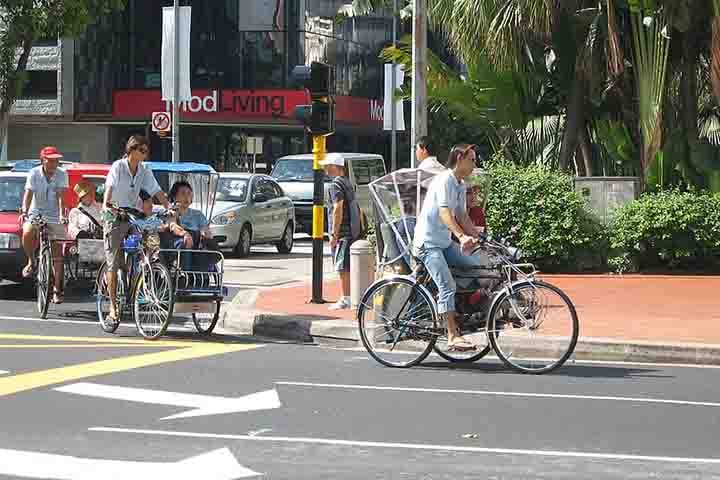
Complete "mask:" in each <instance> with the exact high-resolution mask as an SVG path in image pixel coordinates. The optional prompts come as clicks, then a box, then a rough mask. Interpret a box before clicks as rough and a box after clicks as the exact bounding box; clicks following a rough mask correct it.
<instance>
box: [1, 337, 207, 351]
mask: <svg viewBox="0 0 720 480" xmlns="http://www.w3.org/2000/svg"><path fill="white" fill-rule="evenodd" d="M0 340H35V341H49V342H77V343H115V344H124V345H127V344H135V345H145V346H147V347H148V348H152V347H194V346H196V345H207V343H203V342H199V341H195V342H194V341H185V340H155V341H152V342H149V341H147V340H143V339H142V338H116V337H68V336H62V335H57V336H54V335H26V334H22V333H0ZM3 346H4V345H3V344H0V347H3Z"/></svg>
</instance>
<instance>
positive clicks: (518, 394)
mask: <svg viewBox="0 0 720 480" xmlns="http://www.w3.org/2000/svg"><path fill="white" fill-rule="evenodd" d="M275 383H276V384H277V385H288V386H295V387H315V388H337V389H345V390H382V391H391V392H422V393H453V394H466V395H488V396H497V397H526V398H527V397H530V398H560V399H569V400H602V401H608V400H610V401H616V402H635V403H662V404H669V405H690V406H694V407H720V403H715V402H694V401H688V400H668V399H664V398H643V397H612V396H602V395H569V394H563V393H531V392H494V391H489V390H450V389H447V390H446V389H440V388H411V387H380V386H373V385H338V384H332V383H307V382H275Z"/></svg>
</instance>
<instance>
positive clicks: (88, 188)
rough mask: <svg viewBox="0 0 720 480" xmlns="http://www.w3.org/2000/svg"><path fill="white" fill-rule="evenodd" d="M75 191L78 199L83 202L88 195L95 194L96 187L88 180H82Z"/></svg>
mask: <svg viewBox="0 0 720 480" xmlns="http://www.w3.org/2000/svg"><path fill="white" fill-rule="evenodd" d="M73 190H75V193H76V194H77V196H78V199H79V200H82V198H83V197H84V196H85V195H88V194H91V193H92V194H94V193H95V185H93V184H92V183H90V182H88V181H87V180H82V181H81V182H79V183H78V184H77V185H75V188H74V189H73ZM93 198H94V195H93Z"/></svg>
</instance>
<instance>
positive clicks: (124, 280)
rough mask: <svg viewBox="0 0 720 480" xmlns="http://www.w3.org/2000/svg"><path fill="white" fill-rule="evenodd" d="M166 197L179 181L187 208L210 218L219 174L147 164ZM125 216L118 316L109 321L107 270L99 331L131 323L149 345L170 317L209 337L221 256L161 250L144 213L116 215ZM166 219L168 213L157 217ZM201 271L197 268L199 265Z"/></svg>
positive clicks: (220, 292)
mask: <svg viewBox="0 0 720 480" xmlns="http://www.w3.org/2000/svg"><path fill="white" fill-rule="evenodd" d="M146 165H147V166H148V167H149V168H150V169H151V171H152V172H153V174H154V175H155V177H156V179H157V180H158V182H159V183H160V185H161V187H162V188H163V190H164V191H168V190H169V189H170V187H171V186H172V185H173V184H174V183H175V182H177V181H181V180H184V181H187V182H188V183H190V184H191V185H192V188H193V192H194V195H193V199H194V200H193V204H192V205H191V208H195V209H197V210H200V211H201V212H202V213H203V214H204V215H205V216H206V218H208V220H209V219H210V218H212V211H213V207H214V204H215V191H216V187H217V180H218V174H217V172H216V171H215V170H214V169H213V168H212V167H210V166H208V165H204V164H198V163H189V162H182V163H166V162H147V163H146ZM120 210H121V211H122V213H123V214H125V215H127V217H128V219H129V221H130V224H131V231H130V233H129V234H128V235H127V237H126V238H125V240H124V243H123V251H124V252H125V257H126V261H125V267H124V268H122V269H121V270H120V271H119V273H118V288H117V292H118V294H117V299H118V312H119V316H120V318H119V319H117V321H113V319H112V318H110V317H109V315H108V314H109V308H110V299H109V296H108V292H107V282H106V279H105V271H106V268H105V264H103V266H102V268H101V269H100V271H99V272H98V276H97V280H96V298H97V315H98V321H99V322H100V325H101V327H102V328H103V330H105V331H106V332H108V333H112V332H114V331H115V330H116V329H117V328H118V326H119V324H120V323H122V322H123V321H126V320H129V319H134V321H135V324H136V326H137V329H138V332H139V333H140V334H141V335H142V336H143V337H145V338H146V339H149V340H154V339H157V338H160V337H161V336H162V335H163V334H164V333H165V331H166V330H167V328H168V326H169V325H170V323H171V322H172V321H173V319H174V316H177V315H190V316H191V317H192V321H193V323H194V325H195V328H196V329H197V331H198V332H200V333H203V334H209V333H211V332H212V331H213V329H214V328H215V326H216V325H217V322H218V319H219V316H220V306H221V304H222V301H223V298H224V297H225V295H227V289H226V288H225V287H224V286H223V272H224V260H225V259H224V256H223V254H222V253H221V252H219V251H208V250H203V249H194V250H189V249H176V248H165V246H164V243H165V242H164V241H162V240H161V239H160V238H159V237H160V235H158V234H157V231H152V230H148V229H147V228H145V227H143V226H142V222H141V220H143V218H144V216H143V214H142V212H139V211H137V210H135V209H120ZM160 214H161V215H165V216H167V215H168V214H167V213H160ZM198 258H204V259H205V261H203V262H201V263H202V264H203V265H204V267H203V268H202V269H199V268H197V267H196V265H197V259H198Z"/></svg>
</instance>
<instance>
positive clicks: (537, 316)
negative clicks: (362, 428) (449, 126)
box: [357, 169, 579, 373]
mask: <svg viewBox="0 0 720 480" xmlns="http://www.w3.org/2000/svg"><path fill="white" fill-rule="evenodd" d="M433 177H434V174H433V173H430V172H427V171H424V170H420V169H401V170H398V171H395V172H392V173H390V174H389V175H386V176H384V177H382V178H380V179H377V180H375V181H374V182H372V183H371V184H370V192H371V196H372V200H373V206H374V208H375V218H376V233H377V243H378V257H379V258H378V259H377V260H378V261H377V265H378V266H379V267H378V271H379V272H382V277H383V278H380V279H379V280H377V281H376V282H375V283H373V284H372V285H371V286H370V287H369V288H368V289H367V291H366V292H365V294H364V296H363V298H362V300H361V301H360V304H359V306H358V310H357V319H358V326H359V329H360V338H361V339H362V342H363V345H364V346H365V348H366V349H367V351H368V352H369V354H370V355H371V356H372V357H373V358H374V359H375V360H377V361H378V362H380V363H381V364H383V365H386V366H390V367H410V366H413V365H417V364H419V363H420V362H422V361H423V360H424V359H425V358H426V357H427V356H428V355H429V354H430V353H431V352H432V351H433V350H434V351H435V352H436V353H437V354H438V355H440V356H441V357H442V358H444V359H446V360H448V361H451V362H474V361H477V360H479V359H481V358H483V357H484V356H486V355H487V354H488V353H490V351H492V350H494V352H495V354H496V355H497V356H498V357H499V358H500V360H502V362H503V363H504V364H505V365H507V366H509V367H511V368H512V369H514V370H516V371H520V372H523V373H546V372H549V371H551V370H554V369H556V368H558V367H560V366H561V365H562V364H563V363H564V362H565V361H566V360H567V359H568V358H569V357H570V355H572V353H573V351H574V349H575V344H576V342H577V337H578V330H579V325H578V318H577V313H576V311H575V307H574V306H573V303H572V301H571V300H570V299H569V298H568V296H567V295H566V294H565V293H564V292H562V291H561V290H560V289H559V288H557V287H555V286H553V285H551V284H548V283H546V282H544V281H542V280H541V279H540V278H539V273H538V271H537V270H536V269H535V266H534V265H532V264H530V263H521V262H520V260H519V259H520V257H521V252H520V251H519V250H518V249H516V248H513V247H511V246H509V245H508V244H507V242H505V241H502V240H496V239H492V238H491V237H489V236H488V237H485V238H484V241H483V242H482V243H481V244H480V245H479V246H478V247H477V248H475V250H474V252H473V255H479V256H480V257H481V258H482V267H480V268H471V269H458V268H454V269H451V270H452V271H453V276H454V278H455V280H456V283H457V291H456V297H455V298H456V300H455V303H456V310H457V313H458V323H459V324H460V333H461V334H462V335H463V336H465V338H466V339H469V340H470V341H471V342H472V343H473V344H475V347H476V348H475V350H470V351H467V352H458V351H451V350H449V349H448V348H447V332H446V325H444V324H443V320H442V318H441V316H440V315H439V314H438V313H437V303H436V294H437V287H436V286H435V285H434V283H433V281H432V279H431V278H430V275H429V274H428V272H427V270H426V269H425V267H424V265H423V264H422V262H421V261H420V260H419V259H417V258H416V257H415V256H414V255H413V251H412V237H413V232H414V228H415V215H416V213H415V212H416V211H419V210H420V208H421V207H422V202H423V200H424V194H425V191H426V189H427V187H428V186H429V183H430V181H431V180H432V178H433Z"/></svg>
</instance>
